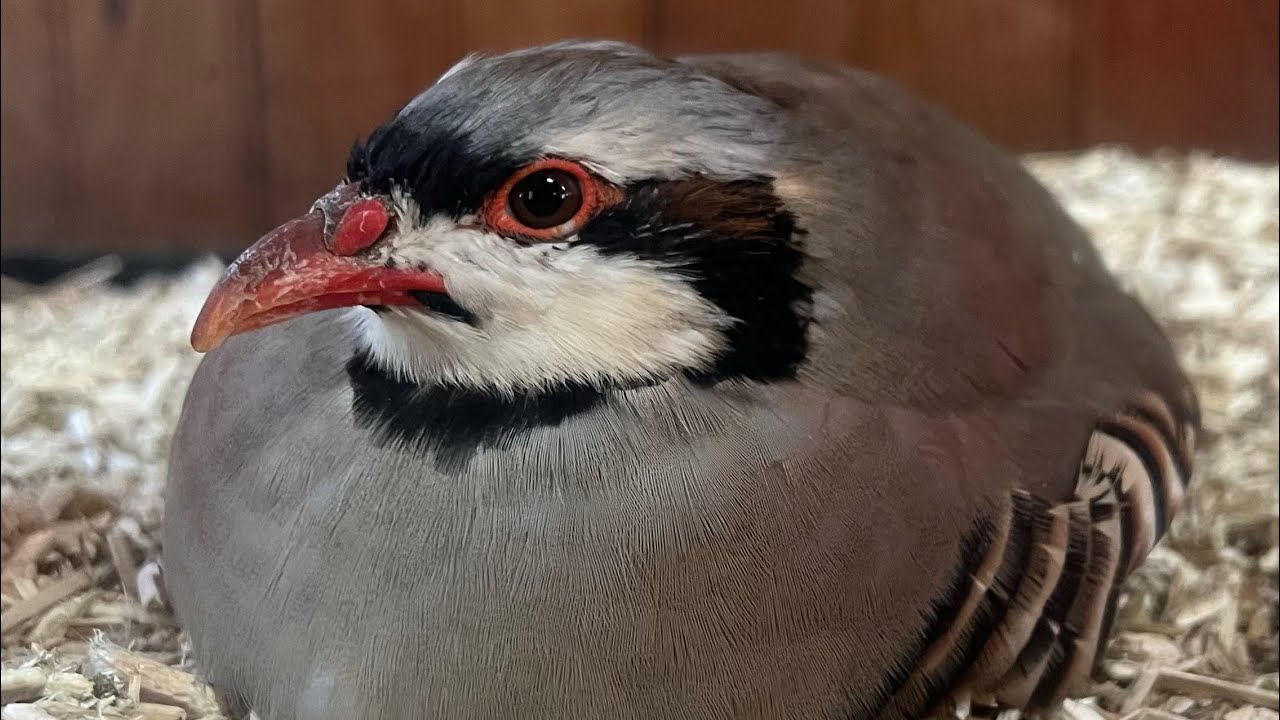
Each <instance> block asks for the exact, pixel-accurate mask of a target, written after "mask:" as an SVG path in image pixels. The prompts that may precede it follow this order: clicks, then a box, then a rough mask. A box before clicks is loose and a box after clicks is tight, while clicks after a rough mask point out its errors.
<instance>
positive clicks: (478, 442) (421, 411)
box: [347, 353, 605, 473]
mask: <svg viewBox="0 0 1280 720" xmlns="http://www.w3.org/2000/svg"><path fill="white" fill-rule="evenodd" d="M347 376H348V377H349V378H350V380H351V390H352V392H353V397H352V411H353V412H354V414H355V421H356V425H357V427H360V428H364V429H369V430H373V431H374V442H375V443H378V444H379V445H386V444H398V443H403V444H405V445H407V446H409V447H415V448H421V449H423V450H426V451H427V452H430V453H432V454H433V459H434V461H435V465H436V468H437V469H438V470H440V471H441V472H445V473H454V472H457V471H459V470H461V469H462V468H463V467H464V466H465V465H466V464H467V462H468V461H470V459H471V458H472V457H473V456H474V455H475V454H476V452H478V451H479V450H481V449H484V448H505V447H508V446H509V445H510V443H512V442H514V441H515V440H517V439H518V438H519V437H520V436H521V435H523V434H525V433H527V432H529V431H530V430H533V429H534V428H538V427H545V426H556V425H559V424H561V423H563V422H564V421H566V420H568V419H569V418H571V417H573V416H575V415H577V414H579V413H583V412H587V411H589V410H591V409H593V408H595V407H596V406H597V405H599V404H600V403H601V402H603V401H604V399H605V394H604V392H602V391H600V390H596V389H594V388H591V387H589V386H587V385H581V384H569V385H562V386H559V387H557V388H554V389H551V390H544V391H538V392H529V393H522V394H519V395H515V396H512V397H508V396H504V395H500V394H497V393H490V392H485V391H482V390H475V389H468V388H460V387H457V386H452V385H441V384H431V385H415V384H413V383H408V382H404V381H402V380H398V379H396V378H393V377H391V376H390V375H388V374H387V373H386V372H384V371H383V370H382V369H381V368H379V367H378V366H377V365H376V364H375V363H374V362H373V361H372V360H371V358H370V357H369V356H368V354H366V353H360V354H357V355H356V356H355V357H353V358H352V359H351V361H350V362H349V363H347Z"/></svg>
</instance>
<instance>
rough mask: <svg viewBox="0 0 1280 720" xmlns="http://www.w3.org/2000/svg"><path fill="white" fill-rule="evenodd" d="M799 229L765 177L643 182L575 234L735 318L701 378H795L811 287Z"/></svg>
mask: <svg viewBox="0 0 1280 720" xmlns="http://www.w3.org/2000/svg"><path fill="white" fill-rule="evenodd" d="M801 235H803V231H802V230H800V229H799V228H797V227H796V225H795V219H794V217H793V216H792V215H791V213H789V212H788V211H787V210H786V209H785V207H784V206H783V204H782V201H781V200H780V199H779V198H778V197H777V196H776V195H775V194H774V193H773V187H772V183H771V182H770V181H769V180H767V179H763V178H757V179H751V180H737V181H730V182H720V181H715V180H710V179H707V178H702V177H692V178H687V179H682V180H673V181H665V182H643V183H639V184H636V185H634V186H632V187H630V188H628V189H627V190H626V195H625V198H624V199H623V201H622V202H621V203H619V204H618V205H616V206H614V207H612V208H609V209H607V210H606V211H604V212H603V213H601V214H600V215H599V216H597V217H596V218H595V219H594V220H593V221H592V222H590V223H588V224H587V225H586V226H585V227H584V228H583V229H582V231H581V232H580V233H579V238H580V242H582V243H585V244H590V245H592V246H594V247H596V248H597V249H598V250H599V251H600V252H601V253H604V254H606V255H608V254H630V255H634V256H637V257H641V258H645V259H650V260H656V261H658V262H661V263H663V264H666V265H668V266H671V267H673V268H675V269H676V270H677V271H679V272H681V273H685V274H687V275H688V276H689V277H690V282H691V284H692V285H693V286H694V288H695V289H697V290H698V292H699V293H701V294H702V296H703V297H705V298H707V299H708V300H710V301H711V302H713V303H715V304H716V305H717V306H718V307H720V309H722V310H723V311H724V312H725V313H726V314H727V315H729V316H730V317H732V318H733V319H734V323H733V325H732V326H731V327H730V328H728V330H727V336H728V348H727V350H725V351H724V352H723V353H722V354H721V355H720V357H719V358H718V360H717V362H716V363H715V365H714V367H712V368H710V369H709V370H706V371H701V372H697V373H693V372H691V373H689V375H690V377H691V378H692V379H694V380H696V381H699V382H706V383H714V382H717V381H719V380H724V379H727V378H746V379H751V380H757V381H771V380H780V379H788V378H793V377H795V373H796V369H797V368H798V366H799V365H800V363H801V362H802V361H803V360H804V359H805V356H806V354H807V352H808V337H807V330H808V325H809V322H810V318H811V313H810V310H811V303H812V292H813V291H812V289H811V288H810V287H809V286H808V285H806V284H805V283H804V282H802V281H801V280H800V279H799V278H798V277H797V275H798V272H799V270H800V266H801V263H802V262H803V253H802V251H801V249H800V246H799V243H798V237H799V236H801Z"/></svg>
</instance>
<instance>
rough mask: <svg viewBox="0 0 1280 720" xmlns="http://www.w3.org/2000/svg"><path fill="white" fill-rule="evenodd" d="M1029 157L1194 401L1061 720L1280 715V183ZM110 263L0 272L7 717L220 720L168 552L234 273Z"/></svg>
mask: <svg viewBox="0 0 1280 720" xmlns="http://www.w3.org/2000/svg"><path fill="white" fill-rule="evenodd" d="M1027 163H1028V165H1029V167H1030V168H1031V169H1032V171H1033V172H1034V173H1035V174H1036V175H1037V176H1038V177H1040V178H1041V179H1042V180H1043V181H1044V182H1045V184H1046V185H1048V186H1049V188H1050V189H1051V190H1052V191H1054V192H1055V194H1056V195H1057V196H1058V197H1059V198H1060V199H1061V200H1062V201H1063V202H1064V204H1065V205H1066V207H1067V208H1068V210H1069V211H1071V212H1072V214H1073V215H1074V216H1075V217H1076V218H1077V219H1078V220H1079V221H1080V222H1081V223H1082V224H1083V225H1085V226H1086V227H1087V228H1088V229H1089V230H1090V231H1091V232H1092V233H1093V234H1094V238H1095V241H1096V242H1097V244H1098V246H1099V248H1100V249H1101V250H1102V252H1103V255H1104V256H1105V257H1106V259H1107V261H1108V263H1109V264H1110V266H1111V267H1112V269H1113V270H1115V272H1116V273H1117V274H1118V275H1119V276H1120V278H1121V279H1122V281H1123V282H1124V283H1125V284H1126V286H1127V287H1128V288H1130V289H1131V290H1132V291H1133V292H1134V293H1136V294H1137V295H1138V296H1139V297H1140V298H1141V299H1142V300H1143V301H1144V302H1145V303H1146V304H1147V306H1148V307H1149V308H1150V309H1151V310H1152V312H1153V313H1154V314H1155V315H1156V316H1157V318H1158V319H1159V320H1160V321H1161V323H1162V324H1163V325H1164V327H1165V328H1166V329H1167V330H1168V332H1169V334H1170V336H1171V337H1172V338H1173V340H1174V342H1175V344H1176V345H1177V346H1178V348H1179V351H1180V353H1181V357H1182V361H1183V363H1184V367H1186V369H1187V371H1188V372H1189V373H1190V375H1191V377H1192V378H1193V380H1194V381H1195V383H1196V385H1197V387H1198V388H1199V391H1200V400H1201V403H1202V408H1203V413H1204V437H1203V438H1201V440H1200V443H1199V448H1198V457H1197V461H1196V471H1195V477H1194V484H1193V486H1192V489H1191V491H1190V494H1189V496H1188V501H1187V503H1186V505H1185V507H1184V508H1183V510H1182V511H1181V512H1180V513H1179V515H1178V517H1177V519H1176V521H1175V522H1174V524H1173V528H1172V530H1171V532H1170V536H1169V537H1168V538H1167V539H1166V540H1165V541H1163V542H1162V543H1161V544H1160V545H1159V546H1158V547H1157V548H1156V549H1155V551H1154V552H1153V553H1152V555H1151V557H1150V559H1148V560H1147V562H1146V563H1145V564H1144V565H1143V566H1142V567H1141V569H1140V570H1139V571H1138V572H1137V573H1136V574H1135V575H1134V577H1133V578H1131V580H1130V581H1129V583H1128V585H1127V587H1126V591H1125V593H1124V594H1123V596H1122V600H1121V608H1120V611H1119V613H1118V619H1117V624H1116V625H1117V632H1116V634H1115V636H1114V639H1113V641H1112V643H1111V644H1110V646H1109V648H1108V651H1107V653H1106V657H1105V659H1104V660H1103V662H1102V663H1101V664H1100V666H1099V668H1098V670H1097V672H1096V673H1095V683H1094V686H1093V687H1092V688H1091V689H1090V692H1089V695H1088V696H1086V697H1083V698H1079V699H1077V700H1072V701H1069V702H1068V703H1067V705H1066V706H1065V707H1064V708H1063V710H1062V711H1060V712H1059V713H1058V715H1059V716H1060V717H1062V718H1074V719H1078V720H1084V719H1086V718H1106V719H1108V720H1116V719H1119V718H1123V719H1125V720H1136V719H1137V718H1151V719H1153V720H1155V719H1161V718H1222V719H1224V720H1263V719H1267V720H1277V718H1280V714H1278V713H1277V669H1278V667H1280V650H1278V648H1277V631H1278V627H1277V615H1278V614H1280V613H1278V611H1277V610H1278V607H1277V606H1278V603H1280V579H1278V570H1280V557H1278V555H1277V552H1278V546H1280V486H1278V481H1277V473H1278V472H1280V462H1278V455H1280V418H1278V415H1277V397H1278V396H1280V388H1278V382H1277V370H1278V368H1280V351H1278V346H1280V325H1278V319H1280V269H1278V265H1280V263H1278V261H1277V253H1278V249H1280V241H1278V239H1277V238H1278V228H1280V217H1278V205H1280V203H1278V197H1277V196H1278V194H1280V192H1278V189H1277V188H1278V185H1280V173H1278V171H1277V167H1276V166H1274V165H1271V166H1259V165H1249V164H1243V163H1239V162H1233V161H1229V160H1225V159H1220V158H1213V157H1209V156H1205V155H1198V154H1193V155H1173V154H1162V155H1156V156H1153V157H1145V158H1143V157H1138V156H1135V155H1133V154H1131V153H1129V152H1127V151H1124V150H1121V149H1115V148H1098V149H1095V150H1092V151H1089V152H1085V153H1078V154H1063V155H1052V156H1033V157H1029V158H1027ZM248 240H250V238H246V241H248ZM117 269H118V262H117V261H114V260H112V259H110V258H108V259H105V260H103V261H100V262H98V263H95V264H93V265H90V266H87V267H85V268H82V269H80V270H78V271H76V272H75V273H72V274H70V275H68V276H66V277H63V278H62V279H60V280H59V281H57V282H55V283H53V284H51V285H48V286H44V287H40V288H35V287H31V286H27V285H24V284H22V283H20V282H17V281H14V280H12V279H10V278H4V279H3V284H0V321H2V325H3V327H2V338H0V438H2V444H3V448H2V452H0V514H2V515H3V517H2V520H3V523H2V527H3V530H2V531H0V560H2V563H3V570H2V572H0V609H2V610H3V620H2V627H0V639H2V640H3V650H2V654H0V660H2V677H0V704H3V709H2V710H0V714H2V720H26V719H37V720H45V719H47V718H67V719H75V720H80V719H82V718H107V719H113V718H147V719H155V720H170V719H177V718H192V719H195V718H218V717H221V716H222V711H221V710H220V708H219V706H218V704H217V702H216V700H215V699H214V696H213V694H212V693H211V691H210V689H209V688H208V687H207V686H205V685H204V684H203V683H201V682H200V680H199V679H198V676H197V675H196V674H193V672H194V669H193V668H191V667H190V665H189V663H188V662H187V660H186V652H185V649H184V644H183V643H184V639H183V636H182V634H181V631H180V629H179V628H178V627H177V625H176V624H175V622H174V620H173V618H172V617H171V615H170V614H169V611H168V608H167V606H166V604H165V602H164V593H163V583H162V575H161V573H160V572H159V567H158V565H157V563H156V560H157V558H158V557H159V544H158V540H159V537H160V534H159V523H160V520H161V516H162V513H163V507H162V489H163V485H164V465H165V458H166V454H167V447H168V440H169V434H170V431H171V428H172V426H173V423H174V422H175V421H176V419H177V415H178V411H179V409H180V407H181V403H182V398H183V393H184V390H185V388H186V382H187V380H188V378H189V377H190V376H191V373H192V372H193V371H194V369H195V366H196V364H197V362H198V361H199V356H198V355H196V354H195V353H194V352H193V351H192V350H191V349H190V347H189V345H188V343H187V338H188V333H189V331H190V328H191V323H192V321H193V319H194V318H195V315H196V313H197V311H198V310H199V308H200V305H201V303H202V302H203V300H204V297H205V293H206V292H207V290H208V289H209V287H210V286H211V285H212V284H213V282H214V281H215V280H216V278H217V277H218V274H219V273H220V271H221V265H220V264H219V263H218V262H217V261H215V260H212V259H210V260H209V261H207V262H204V263H200V264H197V265H195V266H193V267H192V268H190V269H189V270H188V271H187V272H185V273H183V274H181V275H179V276H175V277H169V278H152V279H147V280H144V281H142V282H140V283H138V284H137V285H136V286H133V287H131V288H128V289H123V288H119V287H115V286H111V285H108V284H106V282H105V281H106V280H107V279H108V278H109V277H110V275H111V274H112V273H113V272H115V271H116V270H117Z"/></svg>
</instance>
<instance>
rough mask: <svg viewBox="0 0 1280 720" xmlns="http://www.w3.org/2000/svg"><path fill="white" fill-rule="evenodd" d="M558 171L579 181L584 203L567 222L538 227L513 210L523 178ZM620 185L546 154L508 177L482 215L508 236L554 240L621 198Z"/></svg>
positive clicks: (495, 192) (581, 224) (571, 162)
mask: <svg viewBox="0 0 1280 720" xmlns="http://www.w3.org/2000/svg"><path fill="white" fill-rule="evenodd" d="M548 171H558V172H559V173H564V174H565V175H567V176H569V178H571V179H572V180H574V181H576V183H577V188H576V189H577V191H578V193H579V194H580V200H581V205H579V206H578V208H577V209H576V210H575V211H573V214H572V215H571V216H570V217H569V218H568V219H566V220H564V221H563V222H560V223H558V224H556V225H554V226H551V227H545V228H538V227H531V226H530V225H528V224H526V223H524V222H521V221H520V220H518V219H517V218H516V216H515V214H513V212H512V207H511V202H512V197H511V195H512V191H513V190H514V189H515V188H516V186H517V185H519V184H520V182H521V181H522V180H525V179H527V178H529V177H530V176H532V175H534V174H536V173H547V172H548ZM620 197H621V193H620V192H618V190H617V188H615V187H614V186H613V185H610V184H609V183H607V182H605V181H604V180H602V179H600V178H599V177H598V176H596V175H595V174H594V173H592V172H590V171H589V170H587V169H586V168H585V167H583V166H582V165H581V164H580V163H576V162H573V161H571V160H565V159H562V158H542V159H540V160H536V161H534V162H532V163H529V164H528V165H526V166H524V167H522V168H520V169H519V170H517V171H516V172H514V173H512V175H511V177H509V178H507V180H506V182H504V183H502V185H501V186H499V187H498V189H497V190H496V191H494V192H493V193H492V194H491V195H490V196H489V197H488V199H486V200H485V202H484V205H483V206H482V207H481V216H482V219H483V222H484V225H485V227H486V228H488V229H490V230H493V231H494V232H497V233H500V234H502V235H506V236H508V237H514V238H521V239H525V240H535V241H554V240H558V239H560V238H562V237H566V236H569V235H572V234H574V233H575V232H577V231H578V230H580V229H582V226H583V225H585V224H586V222H587V220H589V219H590V218H591V217H593V216H594V215H595V214H596V213H597V212H599V211H600V210H601V209H603V208H604V207H607V206H608V205H612V204H613V203H615V202H617V201H618V199H620Z"/></svg>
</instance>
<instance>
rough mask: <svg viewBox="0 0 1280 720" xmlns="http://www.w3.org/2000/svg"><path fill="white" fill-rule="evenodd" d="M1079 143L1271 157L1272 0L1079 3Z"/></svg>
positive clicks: (1278, 130)
mask: <svg viewBox="0 0 1280 720" xmlns="http://www.w3.org/2000/svg"><path fill="white" fill-rule="evenodd" d="M1079 8H1080V18H1079V21H1078V25H1077V49H1076V52H1077V58H1078V62H1079V64H1080V68H1079V72H1080V77H1079V82H1078V86H1079V95H1078V97H1077V99H1076V103H1077V107H1078V108H1079V111H1080V114H1081V120H1080V135H1079V137H1078V141H1079V142H1080V143H1081V144H1094V143H1113V142H1124V143H1129V144H1132V145H1135V146H1137V147H1140V148H1144V149H1151V148H1156V147H1160V146H1165V145H1168V146H1174V147H1181V148H1186V147H1188V146H1190V147H1197V146H1198V147H1204V148H1213V149H1215V150H1217V151H1219V152H1225V153H1231V154H1236V155H1241V156H1244V157H1249V158H1256V159H1267V160H1270V161H1272V162H1274V161H1275V158H1276V155H1277V136H1278V135H1280V123H1278V121H1277V117H1278V111H1277V108H1280V97H1278V95H1277V85H1278V78H1277V64H1278V62H1280V57H1277V47H1278V45H1277V39H1276V38H1277V33H1280V18H1278V12H1280V11H1278V9H1280V3H1277V2H1276V0H1220V1H1219V2H1207V1H1206V0H1162V1H1161V2H1115V0H1081V1H1080V2H1079Z"/></svg>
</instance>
